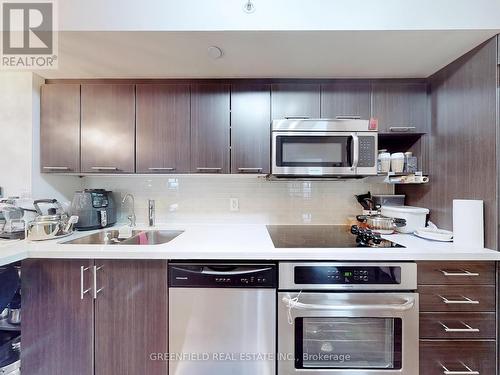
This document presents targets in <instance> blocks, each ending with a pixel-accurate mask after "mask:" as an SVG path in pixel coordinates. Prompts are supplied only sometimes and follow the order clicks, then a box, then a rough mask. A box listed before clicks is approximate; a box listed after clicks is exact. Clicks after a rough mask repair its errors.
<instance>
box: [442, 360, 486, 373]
mask: <svg viewBox="0 0 500 375" xmlns="http://www.w3.org/2000/svg"><path fill="white" fill-rule="evenodd" d="M460 364H461V365H462V366H464V370H459V371H450V370H448V368H447V367H446V366H445V365H443V364H442V363H440V364H439V365H440V366H441V368H442V369H443V374H444V375H480V373H479V371H475V370H472V369H471V368H470V367H469V366H467V365H466V364H465V363H463V362H462V361H460Z"/></svg>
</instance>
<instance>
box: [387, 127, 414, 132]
mask: <svg viewBox="0 0 500 375" xmlns="http://www.w3.org/2000/svg"><path fill="white" fill-rule="evenodd" d="M415 129H416V127H415V126H391V127H389V131H390V132H393V133H408V132H411V131H413V130H415Z"/></svg>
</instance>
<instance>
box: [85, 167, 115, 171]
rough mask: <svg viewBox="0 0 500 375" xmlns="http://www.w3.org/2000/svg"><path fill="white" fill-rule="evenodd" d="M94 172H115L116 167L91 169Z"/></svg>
mask: <svg viewBox="0 0 500 375" xmlns="http://www.w3.org/2000/svg"><path fill="white" fill-rule="evenodd" d="M90 169H92V170H94V171H117V170H118V167H91V168H90Z"/></svg>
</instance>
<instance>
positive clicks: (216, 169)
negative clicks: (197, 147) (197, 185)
mask: <svg viewBox="0 0 500 375" xmlns="http://www.w3.org/2000/svg"><path fill="white" fill-rule="evenodd" d="M196 170H197V171H200V172H205V171H216V172H218V171H222V168H219V167H198V168H196Z"/></svg>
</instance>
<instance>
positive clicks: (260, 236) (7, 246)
mask: <svg viewBox="0 0 500 375" xmlns="http://www.w3.org/2000/svg"><path fill="white" fill-rule="evenodd" d="M135 229H139V230H140V229H151V228H147V227H138V228H135ZM154 229H160V230H169V229H171V230H184V233H182V234H181V235H180V236H178V237H176V238H175V239H174V240H172V241H170V242H168V243H165V244H161V245H74V244H71V245H70V244H64V242H65V241H68V240H71V239H74V238H78V237H82V236H86V235H88V234H90V233H92V232H77V233H75V234H73V235H72V236H70V237H66V238H62V239H59V240H52V241H41V242H30V241H17V242H11V243H0V265H5V264H9V263H13V262H16V261H20V260H23V259H26V258H58V259H184V260H187V259H221V260H222V259H231V260H234V259H239V260H246V259H248V260H331V261H333V260H343V261H349V260H353V261H372V260H373V261H381V260H384V261H393V260H394V261H397V260H408V261H424V260H432V261H439V260H449V261H453V260H457V261H458V260H462V261H474V260H490V261H496V260H498V261H500V252H497V251H494V250H490V249H482V248H468V247H463V246H460V244H455V243H441V242H434V241H428V240H424V239H420V238H417V237H415V236H413V235H403V234H394V235H390V236H385V237H386V238H387V239H390V240H392V241H394V242H396V243H399V244H400V245H403V246H405V248H385V249H384V248H380V249H374V248H286V249H283V248H282V249H277V248H275V247H274V245H273V242H272V240H271V238H270V236H269V234H268V232H267V229H266V226H265V225H240V224H237V225H236V224H234V225H233V224H226V225H221V224H217V225H160V226H157V227H155V228H154ZM353 241H354V236H353Z"/></svg>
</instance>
